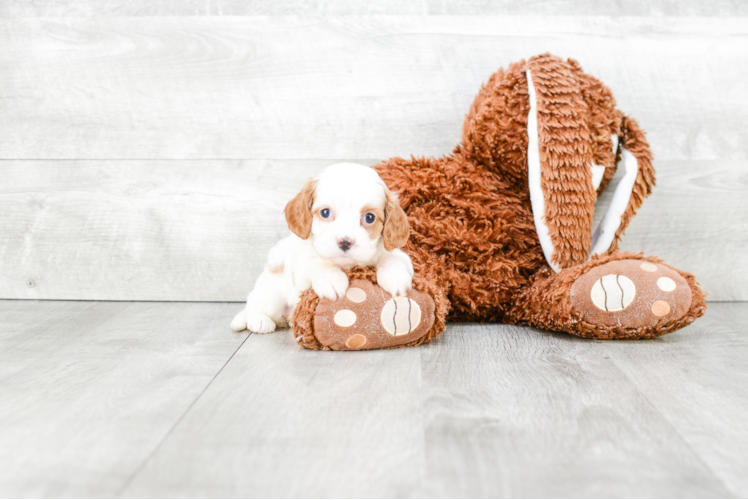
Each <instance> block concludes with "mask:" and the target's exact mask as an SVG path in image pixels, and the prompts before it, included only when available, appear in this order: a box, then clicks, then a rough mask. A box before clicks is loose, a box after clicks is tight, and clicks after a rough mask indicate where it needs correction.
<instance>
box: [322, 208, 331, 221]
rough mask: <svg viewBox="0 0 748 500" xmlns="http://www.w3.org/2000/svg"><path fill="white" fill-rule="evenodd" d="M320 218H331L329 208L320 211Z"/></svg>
mask: <svg viewBox="0 0 748 500" xmlns="http://www.w3.org/2000/svg"><path fill="white" fill-rule="evenodd" d="M319 216H320V217H322V218H323V219H329V218H330V209H329V208H323V209H322V210H320V211H319Z"/></svg>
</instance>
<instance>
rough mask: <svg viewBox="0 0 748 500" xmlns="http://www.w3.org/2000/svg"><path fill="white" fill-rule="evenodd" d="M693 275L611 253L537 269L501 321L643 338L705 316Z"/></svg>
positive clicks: (609, 336) (653, 260) (581, 333)
mask: <svg viewBox="0 0 748 500" xmlns="http://www.w3.org/2000/svg"><path fill="white" fill-rule="evenodd" d="M705 310H706V303H705V302H704V293H703V292H702V291H701V289H700V288H699V285H698V283H697V282H696V279H695V278H694V277H693V275H691V274H688V273H685V272H683V271H678V270H677V269H674V268H672V267H670V266H668V265H667V264H663V263H662V261H661V260H660V259H658V258H656V257H647V258H645V257H643V256H642V255H641V254H632V253H624V254H621V253H614V254H611V255H604V256H597V257H594V258H593V259H592V260H591V261H589V262H587V263H585V264H581V265H579V266H575V267H572V268H569V269H565V270H563V271H561V272H560V273H558V274H556V273H554V272H553V271H552V270H551V269H550V268H548V267H546V268H543V269H541V270H540V271H539V272H538V273H537V274H536V275H535V277H534V281H533V283H532V284H531V285H530V286H529V287H527V288H526V289H524V290H522V292H521V293H520V294H518V296H517V297H516V300H515V301H514V304H513V305H512V307H511V308H510V309H509V311H508V312H507V315H506V316H505V318H504V320H505V321H506V322H507V323H518V324H527V325H532V326H536V327H539V328H543V329H547V330H554V331H560V332H567V333H571V334H574V335H579V336H580V337H590V338H600V339H646V338H653V337H658V336H660V335H663V334H665V333H669V332H672V331H675V330H678V329H680V328H683V327H684V326H686V325H688V324H690V323H691V322H692V321H693V320H695V319H696V318H698V317H700V316H701V315H703V314H704V311H705Z"/></svg>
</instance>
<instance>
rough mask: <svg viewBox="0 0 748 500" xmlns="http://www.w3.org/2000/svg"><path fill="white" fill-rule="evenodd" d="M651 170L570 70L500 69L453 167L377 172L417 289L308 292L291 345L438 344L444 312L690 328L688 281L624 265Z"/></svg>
mask: <svg viewBox="0 0 748 500" xmlns="http://www.w3.org/2000/svg"><path fill="white" fill-rule="evenodd" d="M619 161H621V162H622V163H623V165H624V168H625V175H624V176H623V178H622V179H621V180H620V181H619V183H618V185H617V186H616V188H615V192H614V195H613V199H612V201H611V204H610V207H609V208H608V211H607V212H606V213H605V215H604V217H603V219H602V221H601V222H600V225H599V227H598V228H597V230H596V231H595V232H594V233H593V228H592V217H593V212H594V205H595V200H596V199H597V197H598V196H599V195H600V193H602V191H603V190H604V189H605V188H606V187H607V186H608V183H609V182H610V180H611V178H612V177H613V174H614V172H615V170H616V167H617V164H618V162H619ZM651 161H652V155H651V153H650V150H649V145H648V144H647V141H646V139H645V137H644V133H643V132H642V130H641V129H640V128H639V126H638V125H637V123H636V122H635V121H634V120H633V119H631V118H629V117H627V116H625V115H624V114H623V113H622V112H621V111H619V110H617V109H615V100H614V99H613V95H612V93H611V92H610V90H609V89H608V88H607V87H605V86H604V85H603V84H602V83H601V82H599V81H598V80H597V79H595V78H593V77H592V76H590V75H587V74H585V73H584V72H583V71H582V68H581V66H580V65H579V63H577V62H576V61H574V60H571V59H569V60H567V61H563V60H561V59H559V58H557V57H555V56H552V55H550V54H543V55H540V56H536V57H532V58H530V59H529V60H528V61H520V62H518V63H515V64H512V65H511V66H509V68H508V69H507V70H499V71H497V72H496V73H495V74H494V75H493V76H492V77H491V78H490V80H489V81H488V83H487V84H486V85H484V86H483V87H482V88H481V90H480V92H479V93H478V96H477V97H476V99H475V101H474V102H473V105H472V107H471V108H470V111H469V113H468V115H467V117H466V119H465V124H464V130H463V133H462V143H461V144H459V145H458V146H457V147H456V148H455V149H454V151H453V152H452V154H451V155H449V156H446V157H443V158H439V159H433V158H412V159H410V160H405V159H402V158H393V159H391V160H388V161H386V162H384V163H381V164H379V165H376V166H375V167H374V168H375V169H376V170H377V171H378V172H379V174H380V176H381V177H382V179H383V180H384V181H385V183H386V184H387V186H388V187H389V188H390V189H391V190H393V191H396V192H398V193H399V196H400V201H401V204H402V207H403V209H404V210H405V212H406V213H407V215H408V220H409V223H410V228H411V236H410V240H409V242H408V244H407V246H406V247H405V248H403V250H405V252H406V253H408V254H409V255H410V257H411V258H412V260H413V266H414V268H415V272H416V277H415V278H414V282H413V290H412V291H411V292H410V293H409V294H408V296H407V297H395V298H393V297H390V296H389V295H388V294H387V293H386V292H384V291H383V290H381V289H380V288H379V287H378V286H376V284H375V283H376V274H375V273H374V272H373V271H372V270H369V269H353V270H351V271H350V272H349V278H350V288H349V291H348V294H347V295H346V297H343V298H341V299H338V300H336V301H331V300H328V299H323V300H319V298H318V297H317V296H316V295H315V294H314V292H313V291H312V290H309V291H307V292H305V293H304V294H303V295H302V298H301V301H300V303H299V304H298V305H297V306H296V310H295V312H294V318H293V326H294V333H295V336H296V339H297V341H298V342H299V343H300V344H301V345H303V346H304V347H307V348H312V349H336V350H338V349H339V350H358V349H373V348H380V347H396V346H404V345H417V344H420V343H423V342H426V341H430V340H431V339H433V338H435V337H437V336H438V335H440V334H441V333H442V332H443V331H444V320H445V317H446V316H447V314H448V313H449V319H450V320H457V321H460V320H462V321H503V322H505V323H513V324H524V325H531V326H536V327H539V328H544V329H548V330H553V331H559V332H567V333H572V334H574V335H579V336H581V337H589V338H600V339H645V338H653V337H657V336H659V335H663V334H665V333H669V332H672V331H674V330H677V329H679V328H682V327H683V326H685V325H688V324H689V323H691V322H692V321H693V320H694V319H696V318H698V317H699V316H701V315H702V314H703V313H704V310H705V309H706V304H705V302H704V294H703V293H702V291H701V290H700V288H699V285H698V284H697V283H696V280H695V279H694V277H693V276H692V275H691V274H688V273H685V272H682V271H678V270H677V269H674V268H672V267H670V266H668V265H666V264H664V263H662V261H661V260H660V259H658V258H656V257H644V256H643V255H642V254H632V253H619V252H617V248H618V240H619V239H620V236H621V234H622V233H623V231H624V230H625V229H626V227H627V226H628V225H629V222H630V221H631V218H632V217H633V216H634V214H635V213H636V210H637V209H638V208H639V206H640V205H641V203H642V201H643V199H644V198H645V197H646V196H647V195H649V194H650V192H651V190H652V187H653V186H654V183H655V173H654V169H653V168H652V164H651ZM450 308H451V311H450Z"/></svg>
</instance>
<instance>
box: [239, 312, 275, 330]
mask: <svg viewBox="0 0 748 500" xmlns="http://www.w3.org/2000/svg"><path fill="white" fill-rule="evenodd" d="M246 317H247V330H249V331H250V332H252V333H272V332H274V331H275V321H273V319H272V318H271V317H270V316H265V315H264V314H261V313H256V312H247V313H246Z"/></svg>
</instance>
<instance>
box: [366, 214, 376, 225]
mask: <svg viewBox="0 0 748 500" xmlns="http://www.w3.org/2000/svg"><path fill="white" fill-rule="evenodd" d="M364 220H365V221H366V223H367V224H374V221H375V220H377V216H376V215H374V214H366V215H365V216H364Z"/></svg>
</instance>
